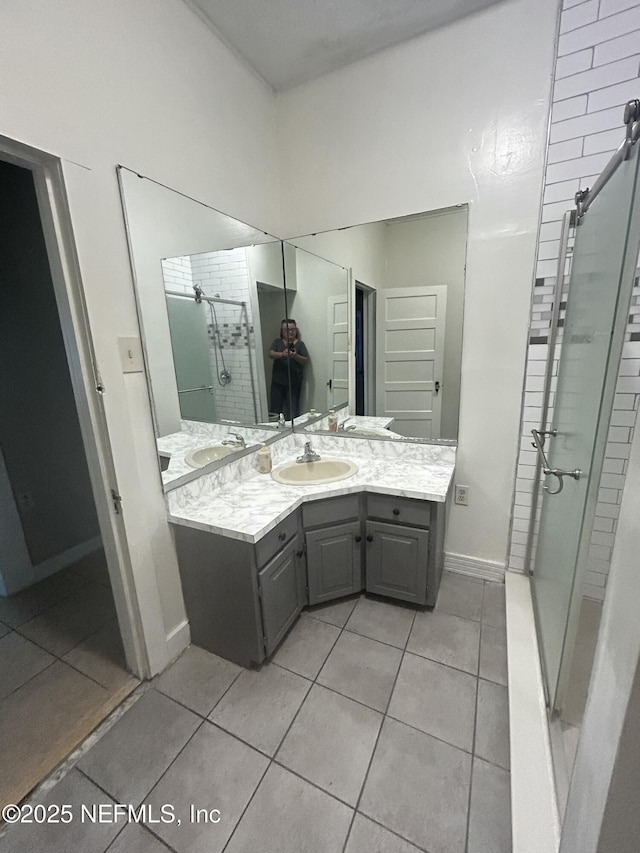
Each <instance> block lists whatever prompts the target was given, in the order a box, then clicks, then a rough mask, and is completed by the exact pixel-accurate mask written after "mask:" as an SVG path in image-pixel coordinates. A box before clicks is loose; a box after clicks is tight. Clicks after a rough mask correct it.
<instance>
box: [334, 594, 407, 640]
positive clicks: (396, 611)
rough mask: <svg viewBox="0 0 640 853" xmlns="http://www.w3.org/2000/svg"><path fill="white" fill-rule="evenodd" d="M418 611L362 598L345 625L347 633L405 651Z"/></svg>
mask: <svg viewBox="0 0 640 853" xmlns="http://www.w3.org/2000/svg"><path fill="white" fill-rule="evenodd" d="M415 614H416V611H415V610H414V609H412V608H410V607H402V606H401V605H399V604H392V603H391V602H387V601H378V600H377V599H373V598H361V599H360V601H359V602H358V603H357V605H356V607H355V610H354V611H353V613H352V614H351V616H350V617H349V621H348V622H347V624H346V625H345V628H346V630H347V631H353V632H354V633H355V634H361V635H362V636H363V637H369V638H370V639H371V640H378V641H379V642H380V643H387V644H388V645H390V646H396V647H397V648H399V649H403V648H404V647H405V644H406V642H407V637H408V636H409V631H410V630H411V625H412V624H413V619H414V616H415Z"/></svg>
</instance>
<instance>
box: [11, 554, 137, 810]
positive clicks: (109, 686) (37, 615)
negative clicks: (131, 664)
mask: <svg viewBox="0 0 640 853" xmlns="http://www.w3.org/2000/svg"><path fill="white" fill-rule="evenodd" d="M137 684H138V680H137V679H134V678H133V677H132V676H131V675H130V674H129V673H128V672H127V671H126V669H125V660H124V653H123V650H122V643H121V640H120V632H119V629H118V623H117V621H116V618H115V609H114V605H113V598H112V595H111V585H110V582H109V575H108V572H107V567H106V563H105V560H104V554H103V553H102V552H101V551H100V552H96V553H94V554H91V555H88V556H87V557H85V558H83V559H82V560H80V561H78V562H77V563H75V564H74V565H73V566H70V567H69V568H67V569H64V570H62V571H60V572H58V573H56V574H55V575H51V576H50V577H49V578H47V579H46V580H44V581H41V582H40V583H38V584H35V585H34V586H32V587H29V588H28V589H26V590H24V591H23V592H20V593H18V594H17V595H14V596H11V597H9V598H0V756H2V764H1V770H0V803H1V804H2V805H4V804H5V803H7V802H15V801H16V800H18V801H19V800H21V799H22V798H23V797H24V796H25V795H26V794H28V793H29V791H31V790H32V789H33V788H34V786H35V785H37V784H38V783H39V782H40V781H41V780H42V779H43V778H44V777H45V776H47V775H48V774H49V773H50V772H51V771H52V770H53V768H54V767H56V765H58V764H59V762H60V761H61V760H62V759H64V758H65V757H66V756H67V755H68V754H69V752H70V751H71V750H72V749H74V748H75V747H76V746H77V745H78V744H79V743H80V742H81V741H83V740H84V739H85V738H86V736H87V735H88V734H89V732H91V731H92V729H94V728H95V726H96V725H98V723H100V722H101V721H102V720H104V719H105V717H107V716H108V715H109V714H110V713H111V711H113V709H114V708H115V707H116V706H117V705H118V704H120V702H122V699H123V698H124V696H126V695H127V694H128V693H129V692H131V690H133V689H134V688H135V687H136V686H137Z"/></svg>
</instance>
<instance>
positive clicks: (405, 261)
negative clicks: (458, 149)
mask: <svg viewBox="0 0 640 853" xmlns="http://www.w3.org/2000/svg"><path fill="white" fill-rule="evenodd" d="M386 232H387V240H386V245H387V271H386V282H385V287H421V286H422V287H433V286H438V285H445V286H446V288H447V313H446V321H445V335H444V365H443V372H442V379H441V382H442V387H443V391H442V404H441V405H442V411H441V421H440V432H439V434H438V436H436V437H437V438H456V437H457V436H458V422H459V414H460V404H459V400H460V382H461V369H460V359H461V354H462V332H463V319H464V318H463V311H464V272H465V263H466V252H467V209H466V207H463V208H454V209H453V210H447V211H441V212H438V213H434V214H433V215H431V216H426V217H424V218H420V219H415V220H410V221H409V222H402V223H397V222H394V223H391V224H389V225H388V226H387V228H386ZM436 378H438V377H436Z"/></svg>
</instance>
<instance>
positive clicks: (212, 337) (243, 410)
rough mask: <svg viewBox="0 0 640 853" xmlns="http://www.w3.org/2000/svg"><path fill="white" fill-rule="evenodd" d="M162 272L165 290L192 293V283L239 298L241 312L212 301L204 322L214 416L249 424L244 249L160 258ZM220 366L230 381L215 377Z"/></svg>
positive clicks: (253, 385)
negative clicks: (210, 317) (243, 306)
mask: <svg viewBox="0 0 640 853" xmlns="http://www.w3.org/2000/svg"><path fill="white" fill-rule="evenodd" d="M162 272H163V278H164V281H165V286H166V287H167V288H169V289H171V290H182V291H184V292H185V293H188V294H189V295H192V294H193V286H194V285H195V284H198V285H200V287H202V290H203V292H204V294H205V295H206V296H220V297H221V298H223V299H233V300H235V301H239V302H242V301H244V302H245V305H246V313H245V312H244V310H242V309H241V307H240V306H238V305H226V304H225V303H221V302H216V303H213V311H214V312H215V314H213V317H212V319H214V321H215V322H209V323H208V324H207V328H208V332H209V342H210V346H209V359H210V362H211V376H212V381H213V383H214V401H215V412H216V418H217V419H219V420H223V419H224V420H233V421H240V422H241V423H254V422H255V420H256V418H255V410H254V404H253V400H254V393H255V394H256V403H257V404H258V398H257V393H258V392H257V375H258V374H257V366H256V346H255V338H254V330H253V321H252V312H251V300H250V290H249V288H250V280H249V270H248V265H247V256H246V250H245V249H243V248H240V249H229V250H225V251H221V252H208V253H205V254H201V255H194V256H192V257H190V258H189V257H184V258H169V259H166V260H163V261H162ZM250 360H251V361H250ZM225 369H226V371H227V372H228V373H229V374H230V375H231V381H230V382H229V383H228V384H226V385H222V384H220V382H219V376H220V373H221V372H222V371H223V370H225ZM252 374H253V380H252ZM258 416H260V411H259V410H258ZM258 420H259V417H258Z"/></svg>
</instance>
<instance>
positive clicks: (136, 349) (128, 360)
mask: <svg viewBox="0 0 640 853" xmlns="http://www.w3.org/2000/svg"><path fill="white" fill-rule="evenodd" d="M118 349H119V351H120V363H121V364H122V372H123V373H142V371H143V370H144V361H143V360H142V345H141V343H140V338H136V337H132V338H118Z"/></svg>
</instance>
